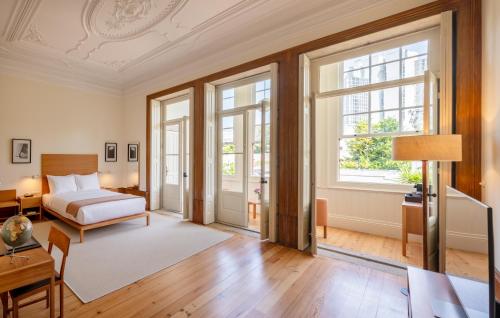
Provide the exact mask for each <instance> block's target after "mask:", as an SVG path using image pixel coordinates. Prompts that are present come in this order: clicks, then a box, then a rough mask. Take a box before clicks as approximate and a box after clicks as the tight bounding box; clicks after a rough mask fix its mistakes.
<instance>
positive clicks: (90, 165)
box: [42, 154, 149, 243]
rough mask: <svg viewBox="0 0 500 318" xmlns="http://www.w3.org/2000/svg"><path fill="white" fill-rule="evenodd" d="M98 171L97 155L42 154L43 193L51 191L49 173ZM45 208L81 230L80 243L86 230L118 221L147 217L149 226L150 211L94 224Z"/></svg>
mask: <svg viewBox="0 0 500 318" xmlns="http://www.w3.org/2000/svg"><path fill="white" fill-rule="evenodd" d="M94 172H97V155H95V154H94V155H76V154H75V155H66V154H63V155H61V154H42V195H43V194H45V193H49V192H50V190H49V183H48V180H47V175H51V176H66V175H69V174H91V173H94ZM43 209H44V210H45V211H47V212H49V213H50V214H52V215H53V216H55V217H56V218H58V219H59V220H61V221H63V222H64V223H66V224H68V225H69V226H71V227H73V228H75V229H77V230H78V231H79V232H80V243H83V238H84V232H85V231H87V230H91V229H96V228H100V227H104V226H108V225H112V224H116V223H121V222H125V221H129V220H133V219H138V218H146V226H149V212H147V211H144V212H141V213H137V214H133V215H127V216H123V217H119V218H114V219H110V220H106V221H102V222H97V223H92V224H80V223H78V222H75V221H73V220H70V219H68V218H66V217H64V216H62V215H61V214H59V213H57V212H56V211H53V210H51V209H50V208H48V207H45V206H44V207H43Z"/></svg>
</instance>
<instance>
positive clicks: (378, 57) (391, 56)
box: [371, 48, 399, 65]
mask: <svg viewBox="0 0 500 318" xmlns="http://www.w3.org/2000/svg"><path fill="white" fill-rule="evenodd" d="M371 56H372V62H371V64H372V65H373V64H381V63H385V62H392V61H396V60H399V48H395V49H390V50H386V51H382V52H377V53H373V54H372V55H371Z"/></svg>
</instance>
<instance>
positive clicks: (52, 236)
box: [9, 226, 70, 318]
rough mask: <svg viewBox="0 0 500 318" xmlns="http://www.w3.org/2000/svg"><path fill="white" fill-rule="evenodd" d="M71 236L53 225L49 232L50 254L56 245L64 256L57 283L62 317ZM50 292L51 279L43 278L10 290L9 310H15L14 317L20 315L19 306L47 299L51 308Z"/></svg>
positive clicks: (47, 303) (46, 304) (57, 275)
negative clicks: (10, 301) (39, 294)
mask: <svg viewBox="0 0 500 318" xmlns="http://www.w3.org/2000/svg"><path fill="white" fill-rule="evenodd" d="M69 244H70V238H69V237H68V236H67V235H66V234H65V233H64V232H62V231H61V230H59V229H58V228H56V227H54V226H52V227H51V228H50V232H49V250H48V252H49V254H51V253H52V247H53V246H54V245H55V246H57V248H58V249H59V250H61V252H62V253H63V258H62V262H61V270H60V271H59V273H56V279H55V283H56V285H59V311H60V317H61V318H62V317H64V266H65V265H66V257H67V256H68V252H69ZM41 292H45V296H43V297H40V298H37V299H34V300H31V301H29V302H27V303H24V304H20V301H21V300H23V299H26V298H28V297H31V296H33V295H36V294H38V293H41ZM49 293H50V280H48V279H46V280H42V281H39V282H37V283H34V284H31V285H27V286H23V287H20V288H17V289H14V290H11V291H9V294H10V297H11V298H12V308H11V309H9V311H12V312H13V318H18V317H19V308H22V307H24V306H28V305H32V304H34V303H37V302H40V301H43V300H45V306H46V308H49Z"/></svg>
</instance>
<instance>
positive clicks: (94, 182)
mask: <svg viewBox="0 0 500 318" xmlns="http://www.w3.org/2000/svg"><path fill="white" fill-rule="evenodd" d="M75 181H76V187H77V188H78V191H83V190H99V189H100V188H101V185H100V184H99V178H98V177H97V172H95V173H92V174H87V175H79V174H77V175H75Z"/></svg>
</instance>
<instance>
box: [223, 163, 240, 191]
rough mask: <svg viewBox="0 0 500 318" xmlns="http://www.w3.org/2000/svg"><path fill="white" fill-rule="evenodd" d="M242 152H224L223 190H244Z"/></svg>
mask: <svg viewBox="0 0 500 318" xmlns="http://www.w3.org/2000/svg"><path fill="white" fill-rule="evenodd" d="M242 164H243V155H242V154H224V155H223V156H222V182H221V183H222V190H223V191H233V192H243V173H242V171H241V166H242Z"/></svg>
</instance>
